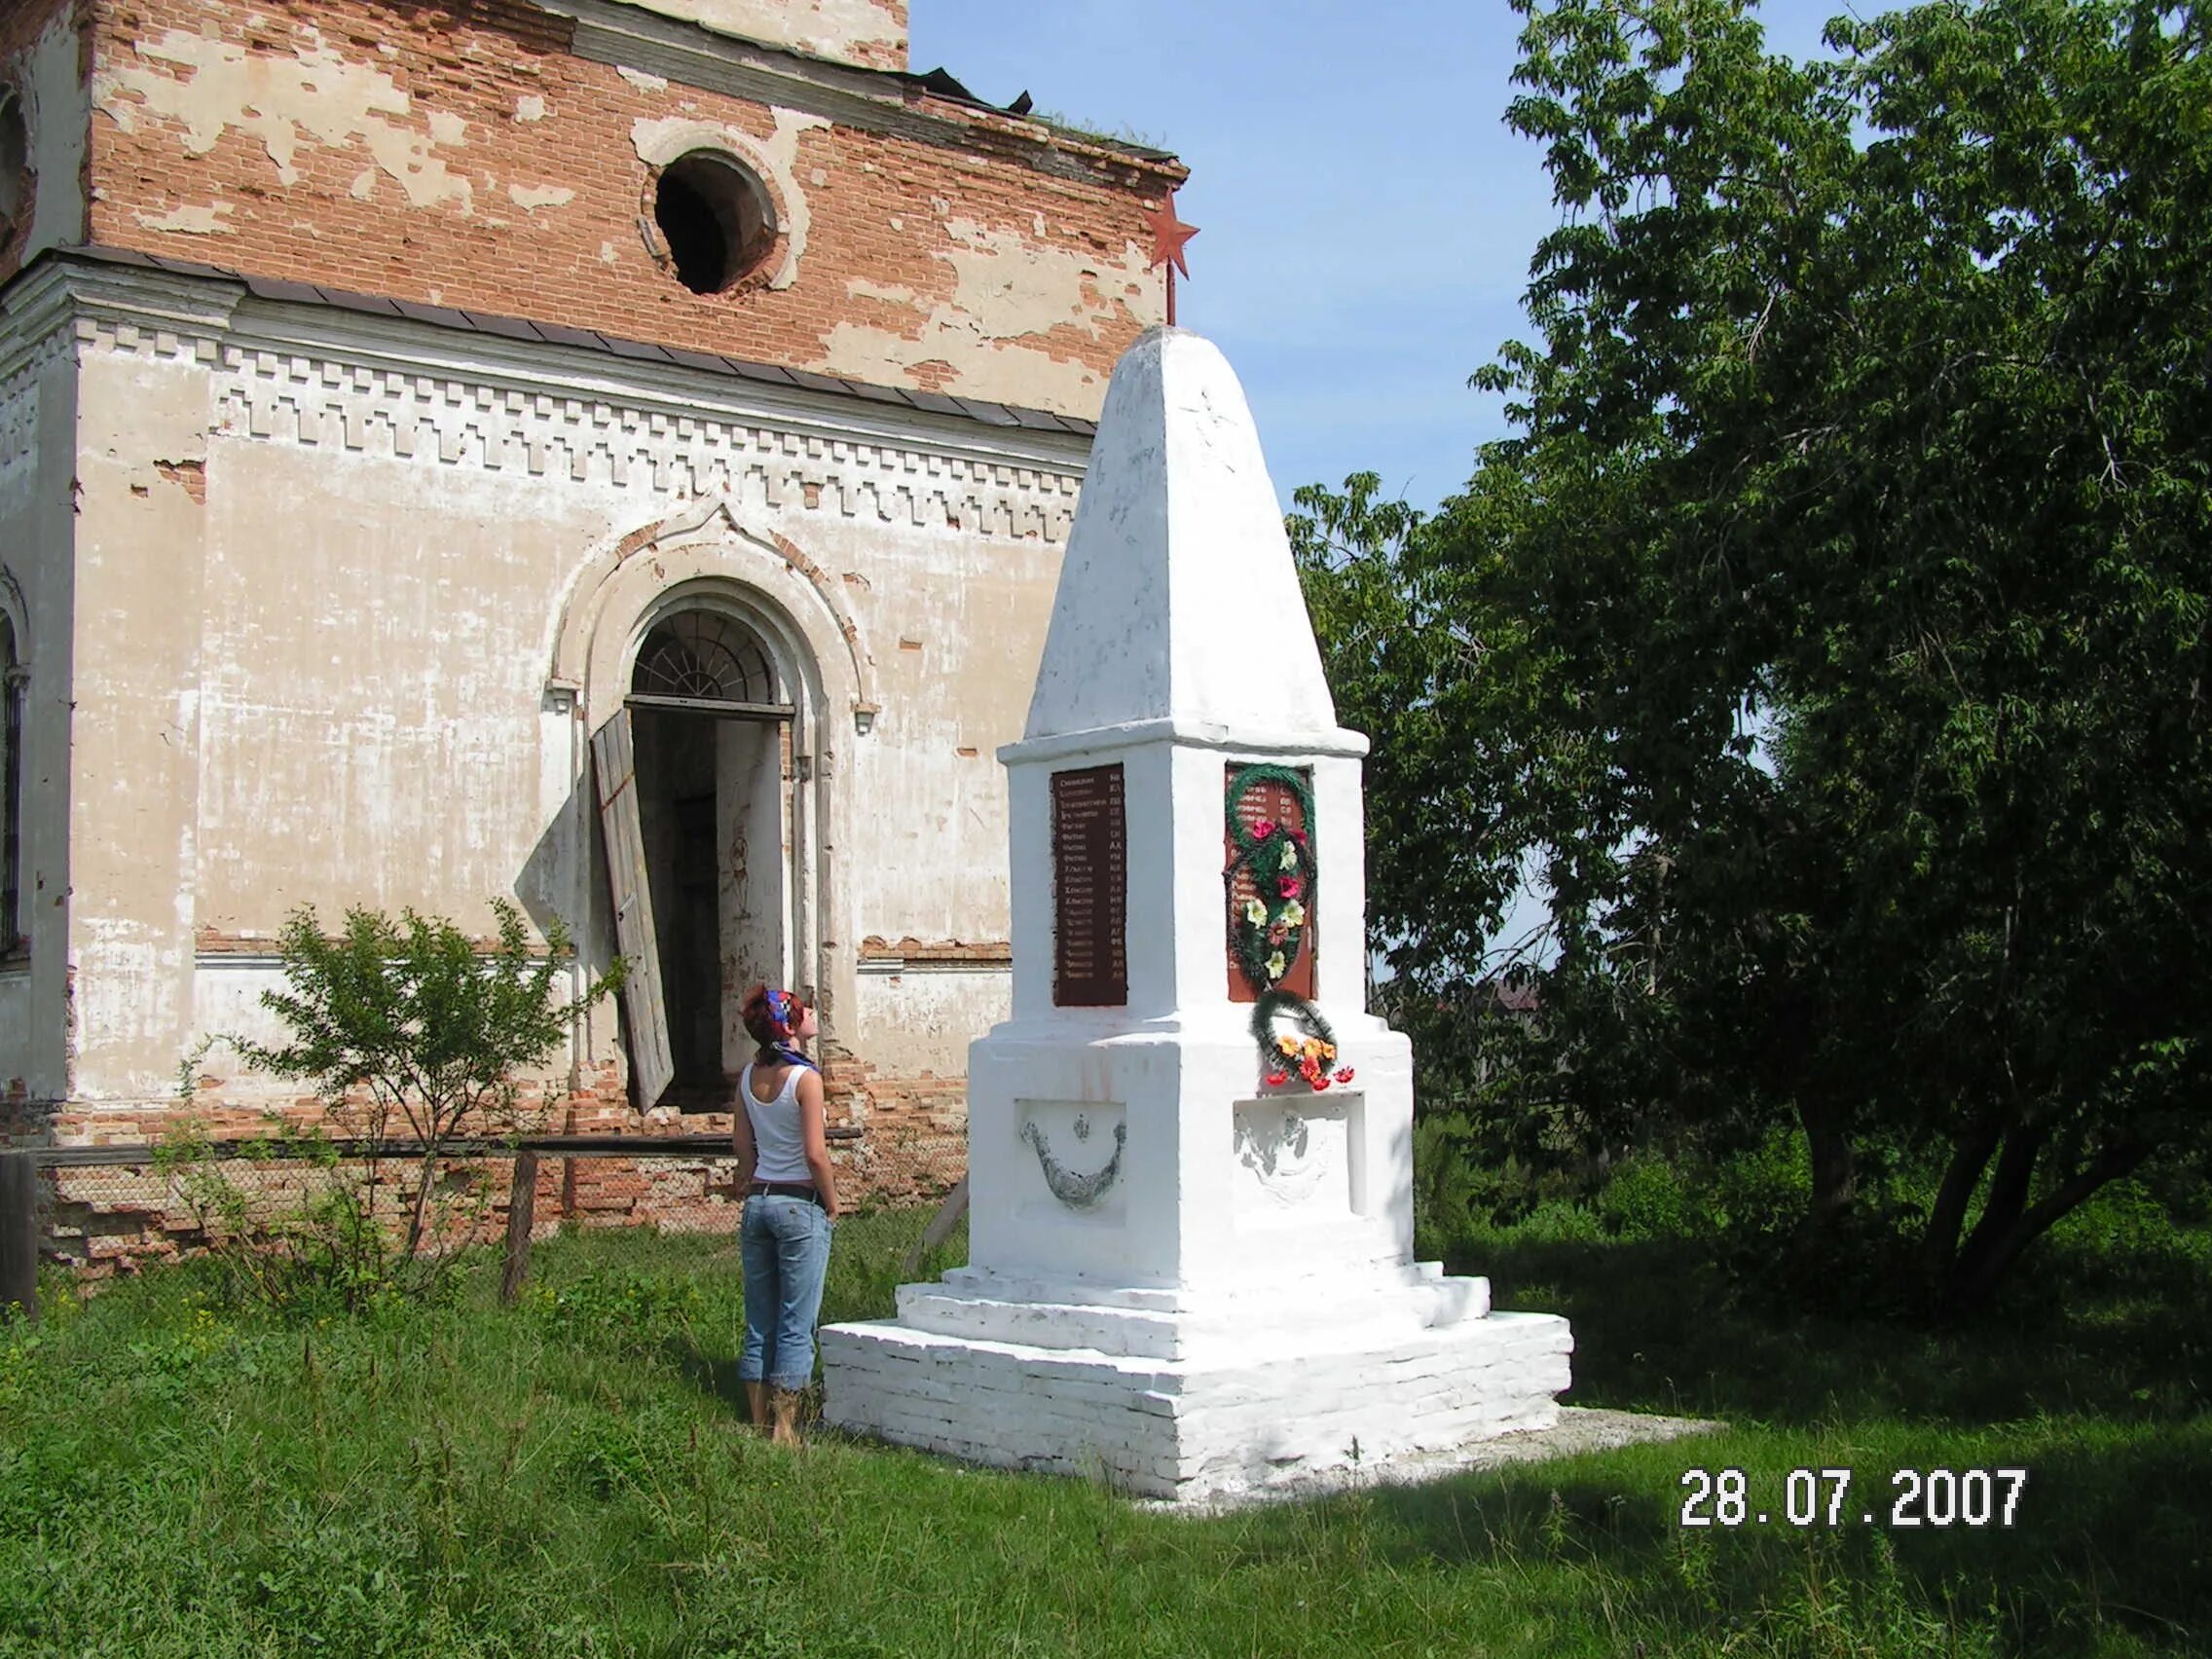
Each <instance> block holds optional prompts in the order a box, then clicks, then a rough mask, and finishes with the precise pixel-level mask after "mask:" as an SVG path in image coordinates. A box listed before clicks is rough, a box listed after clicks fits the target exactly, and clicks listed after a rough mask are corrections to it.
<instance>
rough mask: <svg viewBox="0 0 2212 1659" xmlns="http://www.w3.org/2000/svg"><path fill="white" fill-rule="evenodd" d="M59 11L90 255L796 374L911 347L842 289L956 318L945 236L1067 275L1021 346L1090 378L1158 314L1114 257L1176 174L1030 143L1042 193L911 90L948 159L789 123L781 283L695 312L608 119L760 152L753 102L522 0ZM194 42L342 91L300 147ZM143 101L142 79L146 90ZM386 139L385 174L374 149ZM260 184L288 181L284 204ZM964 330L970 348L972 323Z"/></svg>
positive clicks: (909, 310) (976, 130)
mask: <svg viewBox="0 0 2212 1659" xmlns="http://www.w3.org/2000/svg"><path fill="white" fill-rule="evenodd" d="M82 3H84V4H86V5H87V6H90V7H92V8H94V9H95V16H96V22H95V34H96V45H95V53H96V77H95V82H94V96H93V104H94V110H93V114H92V154H91V163H90V166H91V172H92V183H93V185H94V186H95V188H96V190H97V192H98V199H97V200H96V201H95V202H94V203H92V231H91V234H92V240H95V241H98V242H102V243H107V244H110V245H115V246H120V247H128V248H134V249H137V250H140V251H143V252H148V253H155V254H162V255H166V256H170V257H175V258H181V259H192V260H198V261H202V262H204V263H207V264H212V265H217V266H221V267H224V268H226V269H236V270H243V271H247V272H250V273H254V274H260V275H267V276H277V277H283V278H289V279H293V280H298V281H305V282H313V283H318V284H325V285H330V286H335V287H343V288H348V289H351V290H355V291H358V292H363V293H370V294H381V295H390V296H393V297H397V298H403V299H408V300H413V301H418V302H422V303H425V304H441V305H445V306H448V307H453V308H457V309H463V310H480V311H486V312H492V313H501V314H505V315H522V316H527V317H530V318H533V319H541V320H550V321H554V322H559V323H565V324H570V325H573V326H577V327H584V328H591V329H596V330H599V331H601V332H604V333H608V334H614V335H619V336H623V337H626V338H630V339H638V340H646V341H650V342H653V343H655V344H661V345H670V346H677V347H682V348H686V349H691V350H703V351H711V352H723V353H728V354H730V355H733V356H740V357H745V358H750V359H754V360H756V361H764V362H773V363H779V364H787V365H792V366H797V367H822V366H825V365H826V355H827V351H828V347H827V346H826V342H827V341H828V340H829V339H830V334H831V332H832V330H834V329H835V328H836V326H837V325H838V324H839V323H840V322H841V321H853V322H856V323H860V324H864V325H867V326H871V327H880V328H885V329H889V330H893V331H895V332H902V333H903V334H904V335H905V336H907V337H911V338H915V339H919V338H920V337H921V336H922V334H923V332H924V328H925V323H924V319H923V318H922V317H921V316H920V315H919V313H917V311H916V308H915V303H913V302H905V301H885V300H883V299H881V298H878V297H871V295H870V294H868V293H857V292H856V291H855V290H854V286H853V284H854V283H855V282H861V283H864V284H866V285H869V286H870V287H872V288H874V289H881V288H884V287H890V288H894V289H910V290H912V291H913V293H914V294H915V295H916V296H917V297H918V299H919V300H920V301H921V302H922V303H924V304H925V305H928V304H938V303H942V304H945V305H952V306H956V307H957V306H958V305H959V304H960V302H961V296H960V294H959V292H958V288H959V283H958V278H957V276H956V273H955V271H954V269H953V267H952V265H951V264H949V263H948V262H947V260H946V259H945V258H944V257H940V256H943V255H947V254H950V253H957V252H963V251H964V246H963V244H962V243H961V242H960V241H959V240H958V239H957V238H956V237H955V235H954V234H953V233H952V231H951V230H949V229H948V224H950V223H953V222H968V223H972V224H974V225H977V226H980V227H982V228H983V229H985V230H986V231H988V232H991V233H993V234H996V235H1002V236H1018V237H1019V238H1021V239H1022V240H1023V241H1024V242H1025V243H1027V244H1031V245H1034V246H1037V247H1042V248H1045V249H1048V250H1054V251H1057V252H1059V253H1061V254H1073V255H1076V256H1079V257H1080V258H1081V259H1082V260H1083V261H1084V262H1085V265H1084V270H1085V271H1086V272H1087V273H1088V275H1086V276H1084V277H1083V278H1082V283H1083V293H1084V295H1085V301H1084V305H1083V306H1081V307H1078V308H1075V309H1071V311H1070V313H1069V314H1068V315H1067V316H1066V317H1065V319H1064V320H1051V322H1050V324H1049V326H1042V327H1040V326H1036V325H1037V324H1038V323H1040V322H1041V321H1042V320H1044V319H1041V318H1039V317H1037V316H1035V315H1034V314H1031V315H1028V316H1027V317H1026V318H1025V321H1024V323H1023V326H1025V327H1027V328H1028V330H1029V331H1028V332H1026V333H1025V334H1024V335H1023V336H1022V337H1021V344H1022V345H1023V346H1024V347H1026V348H1030V349H1034V350H1044V351H1046V352H1048V353H1049V354H1050V355H1051V356H1052V357H1053V358H1055V359H1057V360H1061V361H1067V362H1077V363H1081V364H1084V365H1086V366H1088V367H1089V368H1091V369H1094V370H1096V371H1098V372H1099V373H1100V375H1101V377H1102V376H1103V374H1104V372H1105V371H1106V370H1108V369H1110V368H1111V366H1112V364H1113V362H1114V360H1115V358H1116V357H1117V356H1119V354H1120V353H1121V351H1122V350H1124V348H1125V347H1126V346H1127V345H1128V344H1129V342H1130V341H1131V340H1132V339H1133V338H1134V337H1135V335H1136V334H1137V333H1138V332H1139V331H1140V330H1141V327H1142V326H1143V320H1144V318H1143V317H1140V316H1138V315H1135V314H1132V313H1131V312H1130V311H1129V310H1128V309H1126V304H1125V302H1127V301H1128V300H1129V299H1131V298H1132V297H1133V298H1135V299H1136V300H1137V301H1138V303H1139V305H1140V307H1142V308H1149V309H1147V310H1146V312H1145V314H1146V315H1147V316H1149V315H1151V314H1153V313H1156V312H1157V290H1158V283H1159V278H1158V276H1157V275H1154V276H1146V277H1144V279H1143V283H1142V284H1140V286H1143V287H1144V288H1145V292H1144V293H1143V294H1140V295H1137V296H1130V295H1128V294H1127V293H1126V288H1127V286H1128V279H1127V277H1126V275H1125V272H1124V269H1123V264H1124V260H1125V257H1126V253H1127V248H1128V246H1129V244H1130V243H1132V242H1134V243H1137V244H1139V245H1149V242H1148V233H1146V232H1145V230H1144V229H1143V227H1142V225H1141V223H1140V217H1139V216H1140V214H1141V213H1142V212H1143V211H1144V209H1145V206H1146V204H1147V203H1150V202H1155V201H1157V200H1158V199H1159V197H1160V195H1161V192H1162V191H1163V190H1164V189H1166V188H1168V187H1170V186H1172V184H1174V183H1175V182H1176V181H1178V180H1179V179H1180V178H1181V177H1182V176H1183V169H1182V168H1181V167H1180V166H1175V165H1167V166H1161V165H1158V164H1147V163H1141V162H1138V161H1136V160H1134V159H1132V158H1128V157H1124V156H1118V155H1116V154H1115V153H1113V152H1110V151H1107V150H1104V149H1101V148H1098V147H1096V146H1091V145H1086V144H1081V143H1077V142H1075V141H1073V140H1051V143H1052V144H1053V145H1054V146H1056V147H1055V148H1053V149H1052V151H1051V154H1052V156H1053V157H1054V158H1055V160H1056V162H1057V164H1058V165H1062V166H1071V167H1073V168H1075V169H1076V170H1078V171H1080V172H1081V173H1083V174H1084V176H1083V177H1081V178H1062V177H1055V176H1049V175H1048V174H1047V173H1045V172H1042V171H1040V170H1038V169H1037V168H1036V167H1035V166H1031V165H1030V160H1032V159H1034V158H1036V157H1037V156H1038V155H1039V154H1040V151H1041V142H1042V139H1041V135H1043V134H1045V133H1046V131H1047V129H1043V128H1041V127H1039V126H1037V125H1036V124H1032V123H1025V122H1022V121H1018V120H1015V119H1014V118H1011V117H998V116H992V115H989V114H985V113H981V112H977V111H972V110H969V109H967V108H966V107H965V106H962V105H958V104H954V103H949V102H945V101H943V100H939V99H934V98H929V97H926V96H923V95H921V94H918V93H917V94H913V95H912V97H911V98H910V100H909V107H911V108H913V109H915V110H926V111H928V112H930V113H932V114H935V115H939V116H943V117H947V118H950V119H953V120H956V121H958V122H960V123H961V124H962V128H963V129H964V131H965V133H966V138H967V147H965V148H957V147H947V146H945V145H941V144H936V143H931V142H927V141H924V140H922V139H919V138H913V137H906V136H893V135H888V134H885V133H880V132H874V131H866V130H861V129H854V128H849V127H822V126H816V127H810V128H808V129H805V130H803V131H802V132H800V133H799V135H798V137H797V139H796V144H797V150H796V165H795V167H794V168H793V177H794V179H795V180H796V181H797V183H798V186H799V188H800V189H801V190H802V191H803V192H804V194H805V196H806V201H807V204H808V207H809V218H810V226H809V229H808V233H807V238H806V247H805V253H804V256H803V258H802V259H801V260H800V262H799V267H798V273H797V278H796V280H795V282H794V283H793V285H792V286H790V287H789V288H786V289H782V290H773V289H767V288H755V289H753V290H752V291H750V292H742V293H730V294H720V295H701V294H694V293H692V292H691V291H689V290H688V289H686V288H685V287H683V286H682V284H681V283H680V282H678V281H677V280H676V278H675V277H674V276H673V275H672V274H670V273H669V272H668V271H666V270H664V269H662V268H661V267H660V266H659V265H656V263H655V261H654V259H653V257H652V255H651V253H650V252H649V251H648V249H647V247H646V245H645V240H644V238H643V237H642V235H641V218H643V220H644V221H645V224H647V225H649V224H650V222H651V212H652V209H651V200H652V185H653V181H654V179H655V178H656V177H657V173H656V172H655V170H654V169H653V168H651V167H648V166H646V164H645V162H643V161H641V160H640V158H639V155H638V148H637V144H636V142H635V141H634V138H633V124H634V123H636V122H639V121H641V120H646V121H657V120H668V119H675V118H681V119H683V120H696V121H701V122H707V123H716V124H725V125H728V126H731V127H734V128H736V129H740V130H742V131H744V132H745V133H747V134H750V135H752V136H754V137H756V138H759V139H762V140H764V141H765V140H767V139H769V138H770V137H771V136H772V135H773V133H774V132H775V130H776V117H775V114H774V112H773V111H771V110H770V109H768V108H767V107H765V106H762V105H759V104H755V103H749V102H745V101H743V100H741V99H738V98H734V97H730V96H726V95H723V94H720V93H718V92H706V91H702V90H700V89H697V88H693V87H687V86H684V85H682V84H680V83H679V84H671V85H668V86H666V87H664V88H656V87H654V86H653V85H652V84H651V82H650V79H649V78H645V79H644V80H641V79H638V78H627V77H625V76H624V75H623V74H621V73H619V72H617V71H616V70H615V69H613V68H610V67H608V66H607V65H604V64H601V63H597V62H593V61H589V60H586V59H583V58H579V57H576V56H573V55H571V54H570V52H569V51H568V43H569V40H570V38H571V29H572V27H573V25H572V24H571V22H570V21H569V20H568V19H566V18H558V17H554V16H551V15H548V14H546V13H542V12H539V11H537V10H536V9H535V7H534V6H531V5H529V4H527V3H524V0H448V3H447V4H446V5H445V6H443V7H440V6H433V5H423V4H376V3H374V0H261V3H259V4H256V5H253V6H248V5H245V4H243V3H240V0H82ZM17 26H18V27H19V25H17ZM204 41H219V42H221V43H223V44H224V45H225V46H226V47H228V48H231V49H235V50H236V51H237V52H242V53H247V54H251V55H253V56H255V57H258V58H261V59H265V60H268V61H269V63H270V64H271V66H272V68H274V69H275V70H276V71H277V75H276V79H277V80H278V81H280V82H284V83H286V84H295V83H296V82H297V81H298V79H299V76H300V74H301V73H303V70H302V65H303V63H304V64H306V66H307V67H306V70H305V71H304V72H306V73H309V74H312V75H314V76H318V77H321V78H323V79H325V80H327V81H329V82H331V83H332V85H333V87H334V88H337V87H340V86H343V87H344V88H347V89H350V90H349V91H345V92H339V91H335V90H334V91H333V92H332V93H331V95H330V96H329V97H328V98H327V99H323V100H319V105H323V106H327V110H328V114H327V116H326V117H324V118H322V120H323V125H324V128H325V130H324V131H323V132H322V133H320V134H318V133H317V132H315V131H313V130H310V129H307V128H306V127H304V126H302V125H301V124H300V123H299V122H297V121H281V120H277V119H276V118H274V117H270V116H268V115H267V112H264V114H263V116H262V117H260V118H251V117H249V115H248V114H247V113H246V110H245V106H246V105H248V104H250V103H251V97H250V96H249V95H247V94H245V93H244V92H242V91H240V90H234V91H233V92H224V91H223V88H224V86H225V84H226V77H229V82H228V84H229V85H231V86H233V87H234V89H242V88H243V85H244V81H243V74H244V71H243V69H242V68H237V69H233V68H226V67H223V66H222V65H220V64H217V63H215V62H213V61H212V57H211V55H212V54H213V51H214V49H213V48H211V47H209V46H207V45H205V44H203V42H204ZM153 82H159V83H162V84H161V85H158V86H153V90H152V92H151V94H150V93H149V91H148V88H149V86H150V85H151V84H152V83H153ZM363 89H371V92H370V93H369V94H367V95H369V96H370V99H371V101H370V102H369V103H368V104H367V105H365V106H362V105H361V104H360V99H361V97H362V96H363V95H364V94H363ZM150 96H151V98H152V100H153V101H149V97H150ZM402 99H404V105H402V102H401V100H402ZM378 100H382V101H378ZM525 100H537V101H538V102H541V103H542V106H543V109H544V114H543V116H542V118H540V119H536V120H533V121H521V120H518V119H517V112H518V110H520V109H525V108H531V109H535V107H536V106H535V104H528V105H526V103H525ZM157 103H158V104H161V105H163V106H165V107H159V108H158V107H156V104H157ZM357 107H365V108H366V109H367V111H368V113H367V115H366V116H365V117H361V118H360V120H356V119H355V117H354V116H351V115H349V114H348V111H349V109H352V108H357ZM256 121H258V123H259V124H258V125H256ZM361 121H365V122H367V123H368V125H369V126H373V127H375V128H376V132H377V139H378V142H380V143H382V144H383V145H384V146H385V147H386V149H387V152H391V154H392V156H393V157H395V158H396V161H395V165H398V166H400V167H401V170H407V169H408V168H413V169H415V173H414V182H415V184H416V187H417V189H418V191H419V193H421V194H423V195H424V196H425V197H426V198H435V199H434V200H425V201H424V203H420V204H418V203H414V202H411V201H410V199H409V195H408V192H407V190H406V189H405V188H403V185H402V182H401V181H400V180H399V179H398V178H396V177H395V176H394V175H393V173H392V172H390V171H387V170H385V169H384V168H383V167H382V166H379V164H378V163H377V161H376V160H375V158H374V156H373V154H372V149H371V146H370V142H369V137H368V135H367V129H366V128H365V127H363V126H361ZM127 127H128V128H129V129H128V130H127V129H126V128H127ZM441 132H442V134H443V136H442V137H441V136H440V133H441ZM410 144H412V145H414V146H416V148H415V149H414V150H413V151H411V152H409V153H407V154H405V155H400V154H399V153H398V152H397V151H394V150H393V146H399V147H400V148H401V149H404V148H405V146H407V145H410ZM273 149H274V150H276V151H282V152H284V154H282V155H281V156H280V157H279V156H278V155H275V154H273ZM280 162H281V163H282V165H283V166H288V167H289V168H290V169H291V170H292V172H293V173H294V174H295V175H296V176H295V177H294V178H293V180H292V182H290V183H288V184H287V183H284V182H282V181H281V178H280V173H279V163H280ZM549 190H553V191H572V192H573V196H572V197H571V198H570V199H569V200H567V201H565V202H562V203H557V204H555V203H544V204H540V205H535V206H526V205H522V204H518V203H517V201H516V200H515V197H514V195H513V192H516V191H521V192H524V193H525V195H526V197H528V194H529V193H531V192H535V191H549ZM895 220H896V221H897V224H896V225H894V222H893V221H895ZM193 225H198V226H200V227H202V228H200V229H193V228H189V227H191V226H193ZM1040 227H1041V228H1040ZM773 263H774V261H773V260H772V261H771V264H773ZM989 303H990V304H991V305H997V304H998V303H999V302H997V301H996V299H995V297H994V298H993V299H992V300H991V301H990V302H989ZM983 320H984V323H985V330H984V331H985V333H986V335H988V334H990V333H992V331H993V325H992V319H991V318H990V317H989V316H988V315H986V316H985V317H984V319H983ZM838 372H844V373H848V374H855V375H856V378H864V379H874V380H878V381H881V382H884V383H886V384H895V385H909V386H915V387H921V388H923V389H933V388H938V387H949V388H950V389H955V390H960V391H963V392H966V393H970V394H973V395H978V396H992V395H994V393H993V391H992V390H990V389H989V388H987V387H978V386H976V385H973V384H967V385H963V384H960V374H961V371H959V370H958V369H957V368H956V366H955V365H953V364H950V363H946V362H932V361H928V360H924V361H920V362H916V363H912V364H910V365H906V366H903V367H902V366H900V365H897V364H894V363H892V362H889V361H886V362H884V363H883V365H882V367H881V372H880V373H876V374H872V375H858V374H857V373H856V371H854V370H852V369H851V368H849V367H848V368H845V369H843V370H840V371H838ZM970 379H971V380H972V379H973V376H971V377H970ZM1101 389H1102V387H1101ZM1000 400H1001V401H1012V402H1018V401H1022V399H1020V398H1019V397H1016V396H1001V397H1000ZM1093 412H1094V411H1093Z"/></svg>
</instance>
